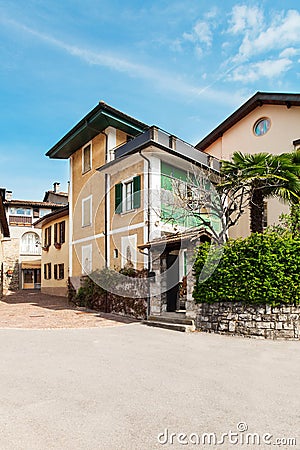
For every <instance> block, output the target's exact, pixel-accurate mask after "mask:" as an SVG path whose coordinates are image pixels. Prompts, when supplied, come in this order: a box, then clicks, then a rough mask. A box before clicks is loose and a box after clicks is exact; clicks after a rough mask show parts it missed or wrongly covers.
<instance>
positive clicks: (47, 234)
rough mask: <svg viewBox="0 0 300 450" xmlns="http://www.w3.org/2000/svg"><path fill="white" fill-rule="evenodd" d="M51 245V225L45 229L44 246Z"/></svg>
mask: <svg viewBox="0 0 300 450" xmlns="http://www.w3.org/2000/svg"><path fill="white" fill-rule="evenodd" d="M50 245H51V225H50V227H47V228H45V231H44V247H50Z"/></svg>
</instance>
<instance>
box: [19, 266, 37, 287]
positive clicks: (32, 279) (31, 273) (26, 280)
mask: <svg viewBox="0 0 300 450" xmlns="http://www.w3.org/2000/svg"><path fill="white" fill-rule="evenodd" d="M40 288H41V269H23V289H40Z"/></svg>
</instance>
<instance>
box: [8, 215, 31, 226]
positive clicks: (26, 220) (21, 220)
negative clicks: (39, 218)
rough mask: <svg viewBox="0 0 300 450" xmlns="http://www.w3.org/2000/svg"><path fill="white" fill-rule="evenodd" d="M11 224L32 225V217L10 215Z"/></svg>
mask: <svg viewBox="0 0 300 450" xmlns="http://www.w3.org/2000/svg"><path fill="white" fill-rule="evenodd" d="M9 225H11V226H21V227H30V226H31V225H32V217H26V216H9Z"/></svg>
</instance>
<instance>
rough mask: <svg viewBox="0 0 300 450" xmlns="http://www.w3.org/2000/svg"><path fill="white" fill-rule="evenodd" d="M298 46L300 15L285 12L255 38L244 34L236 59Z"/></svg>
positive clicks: (299, 40)
mask: <svg viewBox="0 0 300 450" xmlns="http://www.w3.org/2000/svg"><path fill="white" fill-rule="evenodd" d="M299 44H300V13H299V12H298V11H296V10H289V11H287V13H286V15H285V16H281V17H280V18H279V17H276V18H275V20H274V21H273V23H272V24H271V25H270V26H269V27H268V28H267V29H266V30H265V31H261V32H260V33H259V34H258V35H257V36H256V37H255V38H251V36H250V35H249V34H248V33H246V35H245V37H244V39H243V42H242V44H241V46H240V48H239V55H238V59H247V58H249V57H251V56H253V55H258V54H261V53H264V52H269V51H272V50H278V49H282V48H285V47H289V46H293V45H299Z"/></svg>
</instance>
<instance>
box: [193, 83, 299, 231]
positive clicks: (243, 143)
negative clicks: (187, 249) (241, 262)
mask: <svg viewBox="0 0 300 450" xmlns="http://www.w3.org/2000/svg"><path fill="white" fill-rule="evenodd" d="M299 121H300V94H284V93H267V92H257V93H256V94H255V95H253V97H251V98H250V99H249V100H248V101H247V102H245V103H244V104H243V105H242V106H241V107H240V108H238V109H237V110H236V111H234V112H233V113H232V114H231V115H230V116H229V117H227V118H226V119H225V120H224V121H223V122H222V123H221V124H220V125H218V126H217V127H216V128H215V129H214V130H212V131H211V132H210V133H209V134H208V135H207V136H205V137H204V138H203V139H202V140H201V141H200V142H199V143H198V144H197V145H196V148H197V149H198V150H200V151H202V152H205V153H206V154H208V155H211V156H214V157H216V158H218V159H224V160H230V159H231V157H232V154H233V153H234V152H235V151H240V152H242V153H251V154H253V153H260V152H266V153H272V154H276V155H277V154H280V153H287V152H291V151H292V150H294V149H295V148H298V147H299V142H300V141H299V126H298V125H299ZM288 210H289V208H288V206H287V205H286V204H283V203H282V202H280V201H279V200H277V199H275V198H271V199H268V200H267V201H266V202H265V211H264V225H265V226H268V225H272V224H274V223H277V222H278V218H279V216H280V214H282V213H287V212H288ZM249 233H250V227H249V211H247V212H246V213H245V214H244V215H243V216H242V217H241V219H240V220H239V222H238V224H237V225H236V226H235V227H234V228H233V229H232V230H230V235H231V237H233V238H236V237H240V236H242V237H245V236H247V235H249Z"/></svg>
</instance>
